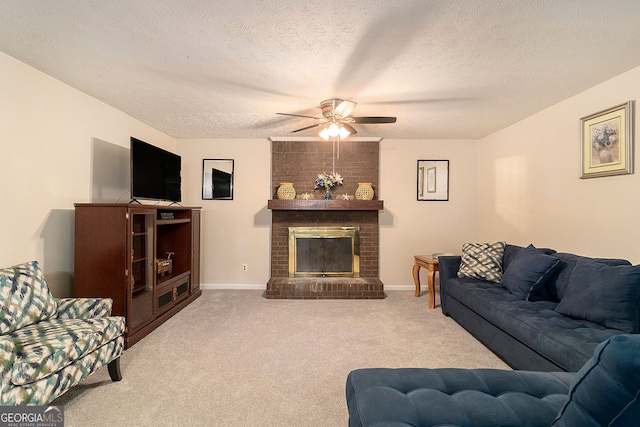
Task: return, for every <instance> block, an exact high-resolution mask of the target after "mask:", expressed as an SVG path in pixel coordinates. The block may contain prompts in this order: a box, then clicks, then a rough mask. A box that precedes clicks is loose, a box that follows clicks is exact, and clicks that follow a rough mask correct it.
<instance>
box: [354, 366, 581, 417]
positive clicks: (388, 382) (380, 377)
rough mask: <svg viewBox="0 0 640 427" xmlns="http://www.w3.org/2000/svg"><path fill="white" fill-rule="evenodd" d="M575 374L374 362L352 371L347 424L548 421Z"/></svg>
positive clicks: (560, 402)
mask: <svg viewBox="0 0 640 427" xmlns="http://www.w3.org/2000/svg"><path fill="white" fill-rule="evenodd" d="M573 376H574V374H571V373H560V372H558V373H536V372H526V371H506V370H498V369H474V370H472V369H456V368H445V369H424V368H422V369H421V368H400V369H386V368H372V369H358V370H354V371H352V372H350V373H349V375H348V377H347V385H346V397H347V405H348V409H349V426H350V427H364V426H371V427H373V426H436V425H437V426H478V427H480V426H497V425H499V426H515V425H523V426H524V425H526V426H548V425H549V424H550V423H551V422H552V421H553V419H554V418H555V416H556V415H557V413H558V411H559V410H560V408H561V407H562V405H563V404H564V403H565V402H566V400H567V392H568V390H569V385H570V382H571V379H572V378H573Z"/></svg>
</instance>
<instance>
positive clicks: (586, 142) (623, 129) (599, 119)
mask: <svg viewBox="0 0 640 427" xmlns="http://www.w3.org/2000/svg"><path fill="white" fill-rule="evenodd" d="M580 124H581V129H580V138H581V144H582V146H581V157H580V166H581V171H580V178H597V177H601V176H611V175H625V174H630V173H633V101H629V102H626V103H624V104H620V105H616V106H615V107H611V108H609V109H607V110H603V111H599V112H597V113H595V114H591V115H589V116H586V117H583V118H581V119H580Z"/></svg>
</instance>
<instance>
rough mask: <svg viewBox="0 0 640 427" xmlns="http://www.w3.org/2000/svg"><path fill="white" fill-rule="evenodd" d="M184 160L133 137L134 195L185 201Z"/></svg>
mask: <svg viewBox="0 0 640 427" xmlns="http://www.w3.org/2000/svg"><path fill="white" fill-rule="evenodd" d="M180 170H181V159H180V156H178V155H177V154H174V153H171V152H169V151H166V150H163V149H162V148H159V147H156V146H154V145H151V144H149V143H147V142H144V141H141V140H139V139H137V138H134V137H131V198H132V199H134V200H136V199H151V200H166V201H170V202H180V201H181V191H180V185H181V178H180Z"/></svg>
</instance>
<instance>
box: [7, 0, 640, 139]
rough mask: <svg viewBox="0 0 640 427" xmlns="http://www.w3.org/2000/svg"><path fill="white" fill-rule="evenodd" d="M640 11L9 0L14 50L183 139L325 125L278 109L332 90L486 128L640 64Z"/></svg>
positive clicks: (407, 118)
mask: <svg viewBox="0 0 640 427" xmlns="http://www.w3.org/2000/svg"><path fill="white" fill-rule="evenodd" d="M639 18H640V2H638V1H637V0H628V1H625V0H616V1H612V0H609V1H603V0H581V1H577V0H576V1H569V0H565V1H561V0H557V1H552V0H522V1H520V0H513V1H509V0H502V1H488V0H448V1H445V0H442V1H422V0H418V1H409V0H366V1H364V0H362V1H351V0H322V1H313V2H311V1H300V0H216V1H206V0H200V1H199V0H193V1H188V0H182V1H180V0H163V1H157V0H119V1H104V0H100V1H91V0H58V1H55V2H54V1H49V0H40V1H35V0H2V1H1V2H0V51H3V52H5V53H7V54H9V55H11V56H13V57H15V58H17V59H19V60H21V61H23V62H25V63H27V64H30V65H32V66H34V67H35V68H37V69H40V70H42V71H44V72H45V73H47V74H49V75H51V76H53V77H55V78H57V79H59V80H61V81H63V82H65V83H67V84H69V85H70V86H72V87H75V88H77V89H79V90H81V91H83V92H85V93H87V94H90V95H92V96H94V97H95V98H97V99H100V100H102V101H104V102H105V103H107V104H109V105H112V106H113V107H115V108H117V109H119V110H122V111H124V112H126V113H128V114H129V115H131V116H133V117H136V118H138V119H140V120H141V121H143V122H145V123H148V124H149V125H151V126H153V127H154V128H157V129H159V130H161V131H163V132H165V133H167V134H169V135H172V136H174V137H176V138H225V139H226V138H267V137H269V136H284V135H287V134H289V132H290V131H291V130H293V129H297V128H300V127H303V126H307V125H310V124H313V123H314V122H313V120H312V119H304V118H294V117H284V116H277V115H275V113H276V112H288V113H297V114H306V115H314V116H316V115H320V109H319V104H320V101H322V100H323V99H326V98H332V97H337V98H343V99H351V100H354V101H356V102H358V106H357V108H356V110H355V112H354V114H353V115H355V116H389V115H391V116H396V117H398V121H397V123H396V124H380V125H357V126H355V127H356V128H357V130H358V136H382V137H384V138H420V139H423V138H480V137H483V136H485V135H488V134H490V133H492V132H494V131H496V130H499V129H501V128H503V127H505V126H508V125H510V124H512V123H515V122H517V121H519V120H521V119H523V118H525V117H527V116H529V115H531V114H533V113H535V112H537V111H540V110H542V109H544V108H546V107H548V106H550V105H553V104H555V103H557V102H559V101H561V100H563V99H565V98H567V97H569V96H571V95H574V94H576V93H578V92H580V91H582V90H585V89H587V88H589V87H592V86H594V85H596V84H598V83H600V82H603V81H605V80H607V79H609V78H611V77H613V76H616V75H618V74H620V73H622V72H624V71H627V70H629V69H631V68H634V67H636V66H639V65H640V25H638V19H639ZM621 101H624V100H621ZM602 107H603V108H605V107H609V105H603V106H602ZM576 119H577V118H576ZM316 132H317V131H316V130H309V131H305V132H300V133H299V134H295V135H298V136H311V135H315V134H316Z"/></svg>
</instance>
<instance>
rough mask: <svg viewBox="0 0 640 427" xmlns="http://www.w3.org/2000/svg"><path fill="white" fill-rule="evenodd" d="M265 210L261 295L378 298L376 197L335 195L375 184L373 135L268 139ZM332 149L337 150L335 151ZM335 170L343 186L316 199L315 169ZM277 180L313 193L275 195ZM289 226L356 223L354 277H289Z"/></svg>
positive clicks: (381, 290)
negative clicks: (267, 229)
mask: <svg viewBox="0 0 640 427" xmlns="http://www.w3.org/2000/svg"><path fill="white" fill-rule="evenodd" d="M271 140H272V188H273V195H274V199H273V200H269V202H268V207H269V209H271V212H272V215H271V218H272V220H271V278H270V280H269V282H268V283H267V291H266V298H272V299H275V298H296V299H326V298H345V299H349V298H350V299H356V298H357V299H374V298H376V299H379V298H384V287H383V284H382V282H381V281H380V280H379V278H378V275H379V273H378V256H379V251H378V241H379V224H378V212H379V211H380V210H381V209H382V208H383V202H382V201H381V200H377V199H376V198H375V197H374V200H371V201H363V200H341V197H340V196H341V195H342V194H345V193H347V194H350V195H353V194H354V193H355V190H356V188H357V186H358V182H371V183H372V184H373V185H372V186H373V188H374V190H377V184H378V153H379V144H378V143H379V139H378V138H375V139H372V138H367V139H364V138H352V139H350V140H349V139H348V140H346V141H342V142H340V147H336V146H335V144H332V143H331V142H327V141H323V140H315V139H314V140H312V139H310V138H295V139H294V138H289V139H287V140H284V139H274V138H272V139H271ZM336 149H338V150H339V153H336ZM334 164H335V172H337V173H340V174H341V175H342V177H343V178H344V185H343V186H339V187H337V188H336V190H334V192H333V193H334V199H333V200H322V195H323V193H322V192H320V191H315V192H314V191H313V186H314V181H315V178H316V177H317V174H318V173H322V172H333V165H334ZM280 182H293V183H294V187H295V188H296V191H297V193H298V194H299V195H300V194H302V193H305V192H308V193H314V194H315V199H314V200H300V199H297V200H277V199H276V198H275V193H276V191H277V188H278V186H279V184H280ZM290 227H302V228H304V227H358V229H359V277H334V276H331V275H326V276H325V275H316V276H311V277H292V275H291V274H290V271H289V270H290V268H289V228H290Z"/></svg>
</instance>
